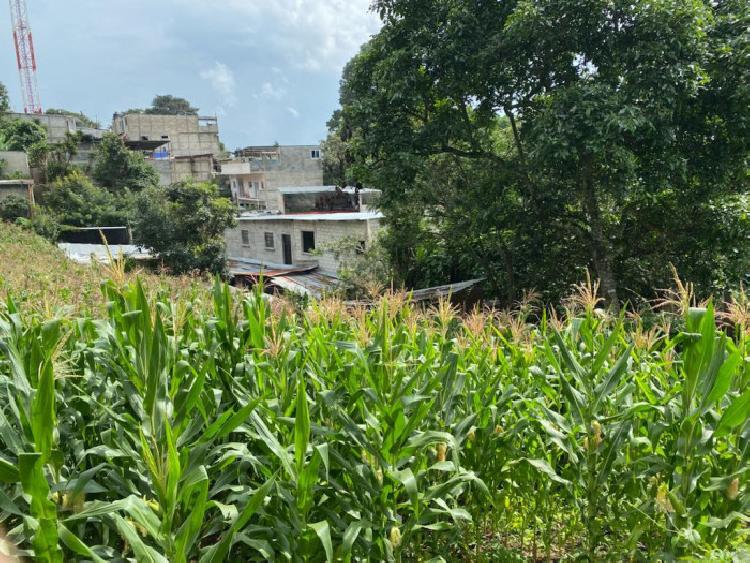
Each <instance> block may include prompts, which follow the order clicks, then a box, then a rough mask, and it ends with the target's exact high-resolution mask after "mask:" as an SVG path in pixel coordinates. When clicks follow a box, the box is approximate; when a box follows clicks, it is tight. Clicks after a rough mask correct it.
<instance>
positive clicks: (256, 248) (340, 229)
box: [225, 218, 379, 275]
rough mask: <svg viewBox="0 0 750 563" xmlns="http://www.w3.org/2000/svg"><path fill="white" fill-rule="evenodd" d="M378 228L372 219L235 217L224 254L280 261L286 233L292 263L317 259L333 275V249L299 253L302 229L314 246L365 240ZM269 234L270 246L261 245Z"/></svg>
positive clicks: (233, 256) (300, 250)
mask: <svg viewBox="0 0 750 563" xmlns="http://www.w3.org/2000/svg"><path fill="white" fill-rule="evenodd" d="M368 222H369V228H368ZM378 228H379V221H378V220H376V219H369V220H353V221H295V220H289V219H287V220H278V221H274V220H264V221H248V220H244V221H243V220H242V218H240V219H239V220H238V224H237V226H236V227H234V228H232V229H228V230H227V231H226V234H225V236H226V241H227V256H228V257H229V258H244V259H246V260H254V261H259V262H264V263H272V264H283V262H284V257H283V253H282V246H281V235H282V234H288V235H291V238H292V262H293V263H295V264H299V263H304V262H317V263H318V266H319V268H320V270H321V271H322V272H325V273H328V274H333V275H335V274H336V273H337V272H338V269H339V262H338V260H336V258H335V257H334V255H333V252H331V251H326V252H322V254H319V253H318V252H315V253H310V254H307V253H304V252H302V231H312V232H314V233H315V247H316V249H317V250H322V249H323V248H324V247H328V246H331V245H335V244H336V243H338V242H340V241H341V240H342V239H346V238H351V239H354V240H362V241H365V242H366V243H369V242H370V241H371V240H372V236H373V235H374V233H375V232H376V231H377V229H378ZM243 230H245V231H247V232H248V236H249V243H248V244H243V243H242V231H243ZM267 232H269V233H273V237H274V247H273V249H267V248H266V247H265V233H267Z"/></svg>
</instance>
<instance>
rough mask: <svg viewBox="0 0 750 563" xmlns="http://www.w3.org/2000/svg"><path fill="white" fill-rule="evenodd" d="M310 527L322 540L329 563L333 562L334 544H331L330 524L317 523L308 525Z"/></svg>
mask: <svg viewBox="0 0 750 563" xmlns="http://www.w3.org/2000/svg"><path fill="white" fill-rule="evenodd" d="M308 527H310V528H312V529H313V530H314V531H315V533H316V534H317V535H318V538H320V543H321V544H323V549H324V550H325V553H326V561H327V563H331V562H332V561H333V543H332V542H331V528H330V527H329V526H328V522H326V521H325V520H324V521H323V522H317V523H315V524H308Z"/></svg>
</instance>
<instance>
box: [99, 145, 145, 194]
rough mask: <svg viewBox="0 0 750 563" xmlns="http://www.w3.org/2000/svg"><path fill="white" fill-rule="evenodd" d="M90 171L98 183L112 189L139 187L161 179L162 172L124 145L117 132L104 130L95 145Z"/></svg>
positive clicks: (141, 188)
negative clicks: (100, 138) (94, 154)
mask: <svg viewBox="0 0 750 563" xmlns="http://www.w3.org/2000/svg"><path fill="white" fill-rule="evenodd" d="M91 175H92V177H93V179H94V181H96V182H97V183H99V184H100V185H102V186H104V187H105V188H108V189H110V190H115V191H116V190H121V189H124V188H127V189H129V190H132V191H136V192H137V191H140V190H143V189H145V188H148V187H150V186H155V185H157V184H158V183H159V174H158V172H156V170H155V169H154V167H153V166H151V165H150V164H149V163H148V162H146V160H145V159H144V158H143V155H142V154H138V153H136V152H133V151H131V150H129V149H128V147H127V146H125V141H123V139H121V138H120V137H119V136H118V135H116V134H115V133H105V135H104V137H103V138H102V141H101V142H100V143H99V145H98V146H97V148H96V157H95V159H94V165H93V169H92V171H91Z"/></svg>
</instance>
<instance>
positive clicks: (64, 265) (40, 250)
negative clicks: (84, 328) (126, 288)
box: [0, 221, 205, 315]
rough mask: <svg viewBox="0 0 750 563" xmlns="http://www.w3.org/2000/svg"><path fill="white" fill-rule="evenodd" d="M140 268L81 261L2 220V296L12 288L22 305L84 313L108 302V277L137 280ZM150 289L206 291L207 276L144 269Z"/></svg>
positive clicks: (50, 310) (15, 299)
mask: <svg viewBox="0 0 750 563" xmlns="http://www.w3.org/2000/svg"><path fill="white" fill-rule="evenodd" d="M135 273H136V272H131V273H126V272H125V271H124V269H123V268H121V267H119V266H117V267H107V266H102V265H96V264H95V265H82V264H77V263H76V262H73V261H71V260H69V259H68V258H67V257H66V256H65V254H64V253H63V252H62V251H61V250H60V249H59V248H57V247H56V246H55V245H54V244H52V243H50V242H49V241H47V240H46V239H44V238H42V237H41V236H39V235H37V234H35V233H33V232H31V231H29V230H27V229H23V228H21V227H18V226H16V225H12V224H9V223H4V222H2V221H0V299H2V300H4V299H5V298H6V297H7V295H8V294H9V293H10V294H12V296H13V299H14V301H15V302H16V304H17V305H18V306H19V307H21V308H22V309H36V310H42V311H45V312H46V314H48V315H51V314H52V313H53V312H58V313H59V312H67V313H73V312H79V311H91V310H92V309H93V310H96V309H98V308H99V307H101V306H102V305H103V304H104V299H103V296H102V293H101V290H100V286H101V283H102V281H103V280H104V279H106V278H111V277H114V278H116V279H118V280H119V281H121V282H125V281H128V280H132V279H134V277H135ZM139 275H140V278H141V279H142V280H143V283H144V285H145V287H146V288H147V289H148V291H159V290H161V291H166V292H168V293H170V294H172V295H178V294H184V293H190V292H193V291H198V292H200V291H203V288H204V287H205V284H204V283H202V280H197V279H193V278H189V277H173V276H160V275H153V274H145V273H143V272H139Z"/></svg>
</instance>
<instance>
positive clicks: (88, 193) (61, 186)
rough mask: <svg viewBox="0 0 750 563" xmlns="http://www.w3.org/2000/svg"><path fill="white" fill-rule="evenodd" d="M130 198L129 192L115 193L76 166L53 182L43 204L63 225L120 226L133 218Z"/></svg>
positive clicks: (44, 195) (43, 199)
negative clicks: (99, 184)
mask: <svg viewBox="0 0 750 563" xmlns="http://www.w3.org/2000/svg"><path fill="white" fill-rule="evenodd" d="M128 200H129V194H128V193H118V194H114V193H111V192H109V191H108V190H106V189H104V188H100V187H98V186H95V185H94V184H93V183H92V182H91V180H89V178H88V177H87V176H86V175H85V174H83V173H82V172H80V171H79V170H73V171H72V172H70V173H69V174H68V175H67V176H65V177H63V178H59V179H57V180H55V182H53V183H52V185H51V186H50V188H49V189H48V190H47V191H46V192H45V193H44V194H43V197H42V204H43V205H44V207H45V208H46V209H47V210H49V212H50V213H52V214H53V215H54V217H55V219H56V222H57V223H59V224H61V225H67V226H71V227H117V226H121V225H128V224H129V222H130V208H131V205H130V203H129V201H128Z"/></svg>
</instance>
